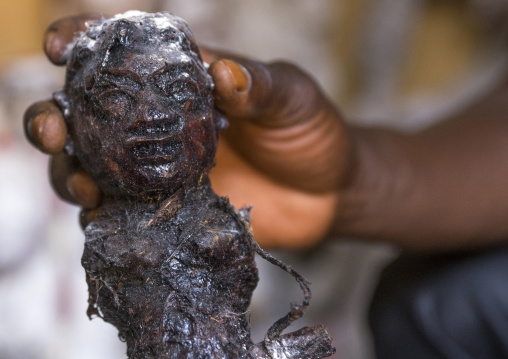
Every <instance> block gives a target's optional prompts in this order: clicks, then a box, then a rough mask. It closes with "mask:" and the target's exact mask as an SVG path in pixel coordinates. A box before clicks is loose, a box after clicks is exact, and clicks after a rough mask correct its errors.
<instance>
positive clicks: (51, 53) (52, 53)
mask: <svg viewBox="0 0 508 359" xmlns="http://www.w3.org/2000/svg"><path fill="white" fill-rule="evenodd" d="M100 18H101V15H99V14H82V15H77V16H69V17H66V18H63V19H60V20H57V21H55V22H54V23H52V24H51V25H50V26H49V27H48V29H47V30H46V33H45V34H44V52H45V53H46V56H47V57H48V59H49V60H50V61H51V62H52V63H53V64H55V65H64V64H65V62H66V61H67V57H66V55H67V54H66V50H67V47H68V45H69V44H70V43H72V41H73V40H74V37H75V36H76V34H77V33H79V32H82V31H85V30H86V22H87V21H90V20H97V19H100Z"/></svg>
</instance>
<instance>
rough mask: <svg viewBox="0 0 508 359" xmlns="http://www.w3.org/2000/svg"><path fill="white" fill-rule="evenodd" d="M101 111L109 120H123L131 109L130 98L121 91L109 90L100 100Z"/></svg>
mask: <svg viewBox="0 0 508 359" xmlns="http://www.w3.org/2000/svg"><path fill="white" fill-rule="evenodd" d="M98 100H99V101H98V104H99V106H100V109H101V111H102V112H103V114H104V115H105V116H106V120H107V119H112V120H113V121H120V120H122V119H123V118H124V117H125V115H127V113H128V112H129V111H130V109H131V99H130V97H129V96H128V95H127V94H126V93H124V92H122V91H119V90H108V91H105V92H103V93H102V94H101V95H100V96H99V99H98Z"/></svg>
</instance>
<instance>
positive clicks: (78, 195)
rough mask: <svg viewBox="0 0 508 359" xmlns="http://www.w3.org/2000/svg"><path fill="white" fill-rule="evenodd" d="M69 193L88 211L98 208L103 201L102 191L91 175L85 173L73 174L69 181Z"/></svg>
mask: <svg viewBox="0 0 508 359" xmlns="http://www.w3.org/2000/svg"><path fill="white" fill-rule="evenodd" d="M67 191H69V193H70V194H71V196H73V197H74V198H75V199H76V202H77V203H78V204H80V205H81V206H83V207H84V208H86V209H93V208H96V207H97V206H98V205H99V204H100V201H101V197H102V195H101V191H100V189H99V187H98V186H97V185H96V184H95V183H94V182H93V180H92V178H91V177H90V175H88V174H87V173H85V172H83V171H78V172H76V173H73V174H72V175H71V176H70V177H69V178H68V179H67Z"/></svg>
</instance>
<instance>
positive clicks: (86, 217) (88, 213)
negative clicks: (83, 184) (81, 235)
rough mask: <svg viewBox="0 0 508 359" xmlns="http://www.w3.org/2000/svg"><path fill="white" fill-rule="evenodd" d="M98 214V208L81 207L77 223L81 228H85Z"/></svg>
mask: <svg viewBox="0 0 508 359" xmlns="http://www.w3.org/2000/svg"><path fill="white" fill-rule="evenodd" d="M98 214H99V210H98V209H86V208H85V209H82V210H81V212H80V214H79V224H80V226H81V229H83V230H84V229H85V228H86V226H88V223H90V222H92V221H95V220H96V219H97V216H98Z"/></svg>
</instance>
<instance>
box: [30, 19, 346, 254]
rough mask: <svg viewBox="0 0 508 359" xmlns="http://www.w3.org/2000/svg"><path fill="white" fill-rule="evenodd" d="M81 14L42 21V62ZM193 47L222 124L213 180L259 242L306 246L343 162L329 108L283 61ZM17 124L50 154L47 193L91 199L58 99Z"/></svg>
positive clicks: (322, 231)
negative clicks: (69, 147) (244, 214)
mask: <svg viewBox="0 0 508 359" xmlns="http://www.w3.org/2000/svg"><path fill="white" fill-rule="evenodd" d="M90 18H91V17H90V16H81V17H72V18H67V19H63V20H60V21H58V22H56V23H54V24H53V25H52V26H50V28H49V29H48V31H47V33H46V36H45V51H46V54H47V56H48V58H49V59H50V61H52V62H53V63H54V64H56V65H63V64H65V61H66V58H65V48H66V47H67V44H68V43H70V42H71V41H72V38H73V36H74V33H75V32H76V31H82V30H83V29H84V21H86V20H88V19H90ZM202 52H203V58H204V60H205V61H207V62H209V63H211V66H210V70H209V72H210V74H211V75H212V77H213V79H214V82H215V86H216V87H215V94H214V95H215V101H216V105H217V107H218V108H219V109H220V110H222V112H223V113H224V114H225V115H226V117H227V118H228V119H229V122H230V127H229V128H228V129H227V130H226V131H225V133H224V134H223V135H221V140H220V141H219V149H218V154H217V166H216V168H214V169H213V170H212V173H211V180H212V184H213V187H214V188H215V190H216V191H217V192H218V193H219V194H220V195H227V196H229V197H230V199H231V201H232V203H233V204H234V205H235V206H237V207H240V206H245V205H248V204H253V205H254V207H253V210H252V225H253V228H254V232H255V238H256V240H257V241H258V242H259V243H260V244H261V245H262V246H264V247H286V248H298V247H308V246H311V245H312V244H314V243H316V242H317V241H319V240H320V239H322V238H323V237H324V236H325V235H326V234H327V232H328V231H329V229H330V227H331V224H332V222H333V219H334V214H335V211H336V209H337V205H338V203H339V199H340V196H339V194H338V193H339V190H340V188H341V186H343V185H344V183H345V182H346V180H347V176H348V173H349V172H350V168H351V162H352V161H351V157H352V154H351V153H352V151H351V147H352V146H351V142H350V139H349V136H348V134H347V131H346V129H345V127H344V125H343V124H342V122H341V120H340V116H339V114H338V113H337V111H336V110H335V108H334V107H333V105H332V104H331V103H330V102H329V101H328V100H327V99H326V98H325V97H324V95H323V94H322V93H321V92H320V90H319V89H318V87H317V86H316V84H315V83H314V82H313V81H312V79H311V78H310V77H309V76H307V75H306V74H304V73H303V72H302V71H301V70H299V69H297V68H296V67H294V66H292V65H289V64H284V63H274V64H263V63H259V62H255V61H251V60H246V59H240V58H237V57H231V56H229V55H225V54H221V53H217V52H214V51H211V50H203V51H202ZM224 57H226V58H230V59H233V58H234V59H235V61H233V60H225V59H223V58H224ZM25 128H26V131H27V136H28V138H29V139H30V140H31V141H32V143H34V144H35V145H36V146H37V147H39V148H40V149H41V150H42V151H44V152H47V153H50V154H52V155H53V159H52V161H51V164H52V165H51V176H52V182H53V187H54V189H55V191H56V192H57V193H58V194H59V195H60V196H61V197H62V198H64V199H66V200H68V201H71V202H73V203H77V204H79V205H81V206H83V207H84V208H85V209H93V208H95V207H97V206H98V205H99V204H100V200H101V193H100V190H99V188H98V187H97V186H96V185H95V183H94V182H93V181H92V179H91V177H90V176H89V175H87V174H86V173H85V172H84V170H83V169H82V168H81V167H80V166H79V163H78V161H77V160H76V158H74V157H70V156H68V155H66V154H64V153H62V150H63V146H64V143H65V137H66V127H65V122H64V120H63V118H62V115H61V113H60V111H59V109H58V107H57V106H56V105H55V104H54V103H52V102H41V103H37V104H34V105H32V106H31V107H30V108H29V109H28V110H27V112H26V114H25ZM84 213H85V217H86V215H87V214H88V215H90V211H85V212H84Z"/></svg>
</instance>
